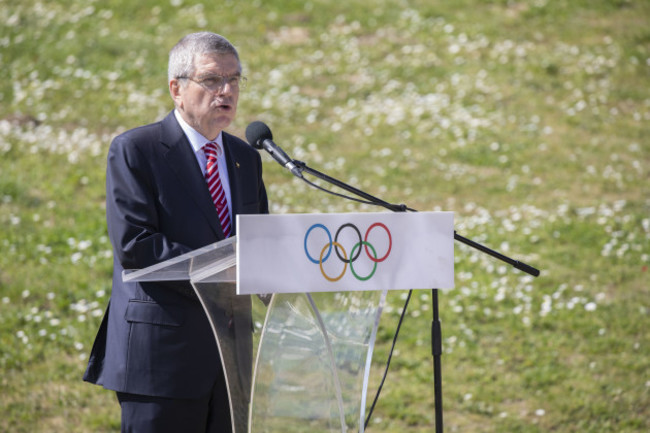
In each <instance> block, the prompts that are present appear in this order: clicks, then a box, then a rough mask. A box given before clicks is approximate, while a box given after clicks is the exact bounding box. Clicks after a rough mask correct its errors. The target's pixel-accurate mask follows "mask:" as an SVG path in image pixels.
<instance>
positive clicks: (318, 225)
mask: <svg viewBox="0 0 650 433" xmlns="http://www.w3.org/2000/svg"><path fill="white" fill-rule="evenodd" d="M317 227H319V228H322V229H323V230H325V233H327V237H328V238H329V240H330V243H329V250H327V255H326V256H325V258H323V261H322V262H321V261H320V260H315V259H314V258H312V256H310V255H309V251H307V238H308V237H309V233H311V231H312V230H313V229H315V228H317ZM331 252H332V234H331V233H330V231H329V230H328V229H327V227H325V226H324V225H323V224H314V225H313V226H311V227H309V230H307V233H305V254H306V255H307V258H308V259H309V261H310V262H312V263H315V264H317V265H318V264H320V263H325V261H326V260H327V259H328V258H329V256H330V253H331Z"/></svg>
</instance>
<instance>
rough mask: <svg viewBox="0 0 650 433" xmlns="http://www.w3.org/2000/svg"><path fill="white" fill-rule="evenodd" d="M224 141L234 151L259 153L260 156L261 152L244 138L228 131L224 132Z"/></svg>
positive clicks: (251, 153)
mask: <svg viewBox="0 0 650 433" xmlns="http://www.w3.org/2000/svg"><path fill="white" fill-rule="evenodd" d="M223 142H224V145H225V146H227V147H228V148H229V149H230V150H232V151H233V152H236V153H239V154H248V155H251V156H254V155H257V156H259V152H258V151H257V150H256V149H255V148H253V146H251V145H250V144H248V143H246V142H245V141H244V140H242V139H241V138H239V137H237V136H235V135H232V134H229V133H227V132H225V131H224V132H223Z"/></svg>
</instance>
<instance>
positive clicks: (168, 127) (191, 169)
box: [160, 112, 224, 240]
mask: <svg viewBox="0 0 650 433" xmlns="http://www.w3.org/2000/svg"><path fill="white" fill-rule="evenodd" d="M160 141H161V143H163V145H165V146H166V147H167V151H166V152H165V153H164V157H165V159H166V160H167V162H168V163H169V165H170V167H171V168H172V170H173V171H174V172H175V173H176V176H177V177H178V179H179V181H180V183H181V184H182V185H183V186H184V187H185V189H186V191H187V195H188V196H189V197H191V198H192V200H193V201H194V202H195V203H196V206H197V208H198V210H199V212H201V213H202V214H203V215H204V216H205V218H206V220H207V222H208V224H209V225H210V228H211V229H212V230H213V231H214V233H215V235H216V237H217V239H218V240H221V239H224V234H223V230H222V229H221V224H220V223H219V218H218V217H217V213H216V210H215V208H214V203H213V202H212V198H211V197H210V193H209V192H208V188H207V186H206V183H205V178H204V177H203V174H202V173H201V169H200V168H199V165H198V164H197V162H196V156H195V155H194V152H193V150H192V146H191V145H190V143H189V141H188V140H187V137H186V136H185V134H184V133H183V130H182V129H181V127H180V125H179V124H178V121H177V120H176V118H175V116H174V113H173V112H172V113H170V114H169V115H167V117H165V119H163V121H162V130H161V137H160Z"/></svg>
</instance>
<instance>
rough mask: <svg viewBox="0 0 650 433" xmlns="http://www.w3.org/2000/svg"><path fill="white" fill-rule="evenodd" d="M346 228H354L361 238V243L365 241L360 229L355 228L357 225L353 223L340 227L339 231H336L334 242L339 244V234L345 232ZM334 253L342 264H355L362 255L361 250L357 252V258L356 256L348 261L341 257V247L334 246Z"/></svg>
mask: <svg viewBox="0 0 650 433" xmlns="http://www.w3.org/2000/svg"><path fill="white" fill-rule="evenodd" d="M345 227H352V228H353V229H354V231H355V232H357V236H359V242H362V241H363V239H362V238H361V232H360V231H359V229H358V228H357V226H355V225H354V224H352V223H347V224H343V225H342V226H341V227H339V229H338V230H337V231H336V236H334V242H338V240H339V233H341V230H343V229H344V228H345ZM334 252H335V253H336V255H337V257H338V258H339V260H340V261H342V262H349V263H352V262H354V261H355V260H356V259H358V258H359V255H360V254H361V248H359V249H358V251H357V255H356V256H354V257H350V260H346V259H345V258H344V257H341V254H340V253H339V247H337V246H334Z"/></svg>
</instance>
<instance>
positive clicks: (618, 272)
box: [0, 0, 650, 433]
mask: <svg viewBox="0 0 650 433" xmlns="http://www.w3.org/2000/svg"><path fill="white" fill-rule="evenodd" d="M216 5H217V3H208V2H204V3H203V4H200V3H198V2H194V1H190V0H182V1H180V0H178V1H165V2H159V1H153V0H148V1H138V2H127V1H121V0H120V1H118V0H111V1H104V2H99V1H82V0H68V1H53V2H37V1H34V0H21V1H17V0H0V19H1V20H2V22H3V24H2V26H0V64H2V66H3V71H4V79H3V80H0V101H1V103H0V252H1V253H2V254H0V370H1V374H0V431H11V432H89V431H93V432H94V431H96V432H102V431H105V432H109V431H118V430H119V410H118V407H117V404H116V402H115V398H114V396H113V394H112V393H110V392H108V391H104V390H102V389H100V388H97V387H93V386H91V385H88V384H85V383H82V382H81V375H82V373H83V370H84V368H85V362H86V359H87V356H88V353H89V351H90V347H91V344H92V340H93V337H94V334H95V332H96V329H97V327H98V325H99V321H100V318H101V315H102V314H103V310H104V308H105V305H106V302H107V300H108V297H109V295H110V273H111V260H112V259H111V252H110V244H109V242H108V240H107V237H106V229H105V222H104V202H103V201H104V169H105V154H106V151H107V148H108V145H109V143H110V140H111V138H112V137H113V136H115V135H116V134H117V133H119V132H120V131H123V130H125V129H127V128H131V127H134V126H138V125H141V124H144V123H148V122H151V121H153V120H156V119H158V118H160V117H162V116H163V115H164V114H165V113H167V112H168V111H169V110H170V109H171V108H172V104H171V100H170V98H169V96H168V92H167V89H166V84H165V80H166V60H167V58H166V56H167V52H168V50H169V48H170V47H171V46H172V45H173V44H174V43H175V42H176V41H177V40H178V39H179V38H180V37H181V36H183V35H184V34H186V33H188V32H191V31H196V30H201V29H208V30H213V31H216V32H218V33H221V34H224V35H225V36H227V37H228V38H229V39H230V40H231V41H233V42H234V43H235V44H236V45H237V47H238V48H239V50H240V55H241V57H242V60H243V62H244V68H245V75H247V76H248V77H249V85H248V87H247V89H246V91H245V92H244V93H243V94H242V96H241V99H240V106H239V112H238V118H237V120H236V122H235V123H234V124H233V125H232V127H231V128H230V130H231V132H234V133H235V134H238V135H239V136H242V137H243V136H244V134H243V132H244V129H245V127H246V125H247V124H248V123H249V122H250V121H252V120H256V119H260V120H263V121H265V122H267V123H268V124H269V126H270V127H271V128H272V130H273V133H274V137H275V138H276V141H277V142H278V143H279V144H280V145H282V146H283V147H284V148H285V149H286V150H287V151H288V152H289V153H290V154H291V155H292V156H293V157H295V158H297V159H300V160H303V161H306V162H307V163H308V164H309V165H310V166H312V167H314V168H316V169H318V170H321V171H324V172H326V173H328V174H329V175H331V176H334V177H337V178H339V179H342V180H344V181H347V182H349V183H351V184H353V185H354V186H357V187H359V188H361V189H364V190H365V191H367V192H368V193H370V194H373V195H376V196H379V197H381V198H383V199H385V200H387V201H391V202H400V203H407V204H408V205H409V206H410V207H413V208H417V209H419V210H423V211H425V210H437V209H440V210H449V211H454V212H455V213H456V230H457V231H458V232H459V233H460V234H462V235H464V236H466V237H469V238H470V239H473V240H475V241H478V242H481V243H483V244H485V245H487V246H489V247H491V248H494V249H496V250H498V251H501V252H503V253H505V254H507V255H510V256H512V257H513V258H516V259H519V260H523V261H525V262H528V263H530V264H532V265H533V266H536V267H538V268H540V269H541V270H542V275H541V277H540V278H537V279H533V278H530V277H527V276H525V275H524V274H522V273H521V272H519V271H516V270H513V269H511V268H509V267H506V266H504V265H502V264H501V263H499V262H497V261H495V260H494V259H492V258H489V257H486V256H484V255H482V254H480V253H478V252H476V251H474V250H471V249H470V248H468V247H465V246H463V245H460V244H458V243H457V246H456V252H455V255H456V288H455V289H454V290H452V291H449V292H445V293H441V294H440V302H441V305H440V310H441V317H442V331H443V340H444V341H443V348H444V355H443V394H444V409H445V427H446V431H452V432H453V431H463V432H526V433H528V432H547V431H554V432H562V433H568V432H588V433H596V432H606V431H607V432H609V431H612V432H646V431H648V430H650V377H649V376H648V372H649V371H650V361H649V359H650V333H648V331H647V328H648V324H649V323H650V285H649V284H648V265H649V262H650V195H649V194H648V191H649V189H648V184H649V181H650V170H649V169H648V167H649V166H650V144H649V142H648V139H647V137H646V136H647V135H648V130H649V128H648V126H647V125H648V124H649V122H650V90H649V89H650V31H649V30H648V26H647V23H648V22H649V20H650V4H649V3H648V2H646V1H642V0H611V1H606V0H599V1H586V0H581V1H569V0H564V1H553V0H538V1H533V0H530V1H519V2H514V1H506V0H493V1H477V0H457V1H454V2H446V1H445V2H443V1H438V2H432V1H429V0H426V1H425V0H417V1H409V2H406V1H398V0H383V1H373V2H368V1H361V0H349V1H346V2H331V1H325V0H313V1H310V2H304V1H256V2H253V3H248V2H236V1H228V2H220V3H218V5H219V6H216ZM264 161H265V179H266V183H267V187H268V190H269V196H270V200H271V205H272V212H274V213H289V212H347V211H372V210H374V209H371V208H369V207H367V206H363V205H356V204H350V203H348V202H344V201H342V200H341V199H338V198H333V197H327V196H324V195H322V194H321V193H318V192H316V191H314V190H311V189H308V187H306V186H305V185H303V184H299V183H298V181H297V180H295V179H292V178H290V177H289V175H288V174H287V173H286V171H285V170H283V169H282V168H280V167H279V166H278V165H277V164H276V163H275V162H274V161H272V160H271V159H270V158H268V157H266V156H264ZM401 295H402V294H401V293H393V294H391V295H390V297H389V306H390V308H389V309H388V311H387V312H386V313H385V315H384V317H383V323H382V325H381V329H380V332H379V346H378V348H377V352H376V356H375V361H376V365H375V369H374V370H373V375H372V377H371V381H372V382H373V386H376V384H377V383H378V380H379V374H380V371H381V368H382V366H383V363H384V361H385V357H386V355H387V350H388V346H389V343H390V340H391V339H392V335H393V331H394V327H395V324H396V322H397V318H398V315H397V311H398V309H399V308H400V307H401V306H402V304H403V300H402V298H401ZM430 302H431V301H430V295H429V293H428V292H424V291H423V292H417V293H415V296H414V298H413V301H412V304H411V306H410V307H409V310H408V315H407V318H406V320H405V324H404V329H403V331H402V334H401V335H400V339H399V341H398V346H397V350H398V353H397V354H396V356H395V358H394V362H393V366H392V368H391V370H390V372H389V376H388V382H387V384H386V386H385V388H384V392H383V394H382V398H381V399H380V401H379V404H378V406H377V409H376V411H375V415H374V417H373V421H372V422H371V426H370V428H369V431H373V432H395V431H408V432H425V431H426V432H430V431H433V422H434V421H433V420H434V412H433V383H432V367H431V357H430V355H429V353H430V342H429V326H430V320H431V319H430V317H431V307H430Z"/></svg>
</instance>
